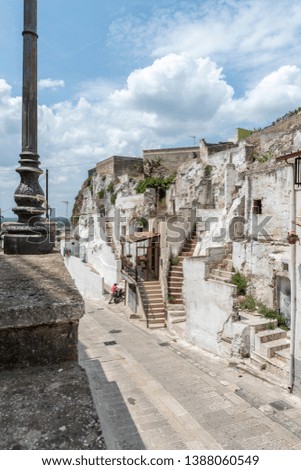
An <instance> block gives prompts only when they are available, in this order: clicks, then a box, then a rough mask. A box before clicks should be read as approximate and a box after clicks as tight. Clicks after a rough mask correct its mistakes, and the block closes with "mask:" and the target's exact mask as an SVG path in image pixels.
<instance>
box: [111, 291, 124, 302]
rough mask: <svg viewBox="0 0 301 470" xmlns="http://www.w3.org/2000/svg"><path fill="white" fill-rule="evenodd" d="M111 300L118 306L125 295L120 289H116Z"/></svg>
mask: <svg viewBox="0 0 301 470" xmlns="http://www.w3.org/2000/svg"><path fill="white" fill-rule="evenodd" d="M113 299H114V303H115V304H119V302H122V301H124V300H125V293H124V292H123V290H122V289H121V288H119V289H117V291H116V292H115V294H114V297H113Z"/></svg>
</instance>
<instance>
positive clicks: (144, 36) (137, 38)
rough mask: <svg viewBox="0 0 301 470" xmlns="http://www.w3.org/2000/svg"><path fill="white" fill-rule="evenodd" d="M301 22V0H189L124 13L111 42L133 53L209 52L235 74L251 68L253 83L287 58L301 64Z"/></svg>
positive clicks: (195, 54) (196, 54) (113, 28)
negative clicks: (146, 14) (147, 12)
mask: <svg viewBox="0 0 301 470" xmlns="http://www.w3.org/2000/svg"><path fill="white" fill-rule="evenodd" d="M300 24H301V9H300V4H299V2H298V1H297V0H280V1H278V2H274V1H272V0H245V1H243V2H241V1H235V0H234V1H233V0H194V1H189V0H188V1H186V2H183V3H182V5H181V7H179V5H178V3H177V4H175V5H174V6H173V7H170V9H168V10H167V9H162V8H161V9H154V11H153V14H152V15H151V16H150V17H149V18H145V17H144V16H143V17H140V18H139V17H137V16H135V17H134V16H131V17H126V18H120V19H119V20H118V21H117V22H116V23H113V25H112V26H111V36H110V43H111V44H113V45H114V44H116V53H118V52H119V53H122V52H123V53H124V54H127V55H129V56H130V57H133V58H135V57H136V56H137V55H138V56H140V57H145V55H146V54H148V56H149V57H157V58H160V57H164V56H166V55H168V54H171V53H175V54H182V53H188V54H190V55H191V56H193V57H195V58H200V57H207V56H209V57H210V58H211V59H212V60H213V61H215V62H217V63H218V64H219V65H222V66H223V67H224V68H225V69H227V71H228V72H229V73H231V74H233V76H234V72H233V71H236V73H237V71H238V72H239V73H240V74H242V71H248V75H246V74H245V75H242V76H243V77H244V80H245V81H248V82H249V81H250V78H251V79H252V80H258V79H259V73H260V74H261V76H262V74H263V73H265V74H267V73H269V72H270V71H272V70H273V69H276V68H278V67H280V66H281V65H283V58H284V57H285V60H286V63H292V64H297V65H301V62H300V57H301V55H300V53H301V45H300V44H301V42H300V39H301V38H300ZM120 44H122V47H120ZM117 45H118V50H117ZM254 67H260V70H258V69H257V70H256V68H255V69H254ZM258 72H259V73H258ZM250 73H251V74H252V76H251V77H250Z"/></svg>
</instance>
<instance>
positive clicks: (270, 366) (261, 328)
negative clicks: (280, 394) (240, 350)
mask: <svg viewBox="0 0 301 470" xmlns="http://www.w3.org/2000/svg"><path fill="white" fill-rule="evenodd" d="M241 321H243V322H244V323H247V324H248V325H249V328H250V360H249V363H250V366H252V367H254V368H256V369H257V370H260V371H267V372H269V373H272V374H274V375H276V376H277V377H278V378H282V379H288V374H289V357H290V332H289V331H285V330H282V329H281V328H278V324H277V320H274V319H266V318H263V317H261V316H255V315H252V314H249V313H245V312H243V313H242V314H241Z"/></svg>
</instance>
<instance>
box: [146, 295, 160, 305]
mask: <svg viewBox="0 0 301 470" xmlns="http://www.w3.org/2000/svg"><path fill="white" fill-rule="evenodd" d="M142 302H144V303H145V304H146V303H148V304H149V305H154V306H155V305H156V306H157V304H160V305H163V300H162V296H161V297H155V298H149V297H142Z"/></svg>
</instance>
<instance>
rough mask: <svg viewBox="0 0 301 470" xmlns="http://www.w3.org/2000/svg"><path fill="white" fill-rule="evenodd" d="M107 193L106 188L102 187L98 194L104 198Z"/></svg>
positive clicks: (100, 197)
mask: <svg viewBox="0 0 301 470" xmlns="http://www.w3.org/2000/svg"><path fill="white" fill-rule="evenodd" d="M105 194H106V192H105V190H104V189H101V190H100V191H98V193H97V196H98V197H99V199H102V198H104V196H105Z"/></svg>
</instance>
